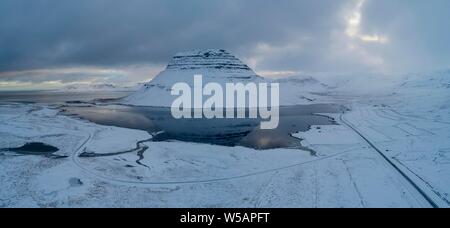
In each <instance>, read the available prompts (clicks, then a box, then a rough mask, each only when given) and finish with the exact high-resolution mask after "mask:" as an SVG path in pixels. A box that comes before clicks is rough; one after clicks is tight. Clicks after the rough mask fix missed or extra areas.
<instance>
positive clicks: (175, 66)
mask: <svg viewBox="0 0 450 228" xmlns="http://www.w3.org/2000/svg"><path fill="white" fill-rule="evenodd" d="M198 74H201V75H203V84H206V83H209V82H215V83H219V84H222V85H223V86H224V87H225V83H237V82H242V83H244V84H246V83H249V82H260V81H264V80H265V79H264V78H262V77H260V76H258V75H257V74H256V73H255V72H254V71H253V70H252V69H250V67H248V66H247V65H246V64H244V63H243V62H242V61H241V60H239V59H238V58H236V57H235V56H233V55H232V54H230V53H229V52H227V51H225V50H222V49H206V50H194V51H187V52H180V53H178V54H176V55H175V56H174V57H173V58H172V60H171V61H170V62H169V64H168V65H167V67H166V69H165V70H164V71H162V72H161V73H159V74H158V75H157V76H156V77H155V78H154V79H153V80H151V81H150V82H148V83H146V84H145V85H144V86H142V88H141V89H140V90H139V91H137V92H135V93H133V94H131V95H130V96H128V97H126V98H124V103H126V104H130V105H139V106H156V107H170V105H171V104H172V102H173V100H174V99H175V98H176V97H174V96H172V95H171V94H170V93H171V88H172V86H173V85H174V84H175V83H178V82H184V83H187V84H189V85H190V86H191V88H193V87H194V75H198Z"/></svg>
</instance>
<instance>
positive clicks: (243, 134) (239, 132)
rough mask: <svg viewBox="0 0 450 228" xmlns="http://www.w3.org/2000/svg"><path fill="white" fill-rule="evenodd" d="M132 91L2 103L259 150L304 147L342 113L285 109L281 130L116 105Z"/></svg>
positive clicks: (325, 108) (13, 96)
mask: <svg viewBox="0 0 450 228" xmlns="http://www.w3.org/2000/svg"><path fill="white" fill-rule="evenodd" d="M129 93H130V92H69V93H68V92H54V91H53V92H52V91H21V92H0V102H7V103H8V102H21V103H39V104H50V105H55V106H56V107H59V108H60V109H61V110H62V111H63V112H62V113H63V114H65V115H73V116H76V117H79V118H82V119H86V120H89V121H92V122H94V123H97V124H101V125H108V126H117V127H124V128H131V129H139V130H145V131H148V132H149V133H150V134H152V135H154V138H153V140H154V141H170V140H178V141H187V142H198V143H208V144H216V145H224V146H245V147H250V148H256V149H272V148H300V149H306V150H309V149H307V148H304V147H302V146H301V143H300V142H301V140H300V139H298V138H295V137H292V134H293V133H297V132H302V131H307V130H308V129H309V128H310V127H311V126H312V125H331V124H335V122H334V120H333V119H332V118H330V117H327V116H324V115H320V114H317V113H323V114H326V113H339V112H343V111H344V110H345V109H344V107H342V106H340V105H336V104H314V105H296V106H289V107H281V108H280V122H279V126H278V127H277V128H276V129H272V130H261V129H260V126H259V125H260V122H261V121H267V120H261V119H250V118H245V119H205V118H203V119H174V118H173V117H172V115H171V112H170V109H169V108H156V107H136V106H126V105H117V104H113V103H117V102H118V100H117V99H118V98H121V97H124V96H127V95H128V94H129Z"/></svg>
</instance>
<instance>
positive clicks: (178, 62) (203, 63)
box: [167, 49, 251, 72]
mask: <svg viewBox="0 0 450 228" xmlns="http://www.w3.org/2000/svg"><path fill="white" fill-rule="evenodd" d="M199 69H208V70H213V71H228V72H235V71H251V69H250V67H248V66H247V65H246V64H244V63H243V62H241V61H240V60H239V59H238V58H236V57H235V56H234V55H232V54H230V53H229V52H227V51H226V50H223V49H196V50H192V51H185V52H179V53H177V54H175V56H174V57H173V58H172V60H171V61H170V62H169V64H168V65H167V70H199Z"/></svg>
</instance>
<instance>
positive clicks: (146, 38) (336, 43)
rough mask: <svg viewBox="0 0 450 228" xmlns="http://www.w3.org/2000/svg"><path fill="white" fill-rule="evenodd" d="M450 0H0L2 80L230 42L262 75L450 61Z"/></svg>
mask: <svg viewBox="0 0 450 228" xmlns="http://www.w3.org/2000/svg"><path fill="white" fill-rule="evenodd" d="M449 21H450V1H448V0H429V1H425V0H271V1H269V0H240V1H238V0H227V1H223V0H197V1H196V0H193V1H180V0H129V1H126V0H77V1H73V0H1V1H0V89H5V88H34V87H57V86H62V85H64V84H67V83H80V82H81V83H85V82H90V83H105V82H106V83H120V84H127V83H134V82H141V81H146V80H149V79H150V78H151V77H153V76H154V75H155V74H157V73H158V72H159V71H160V70H162V69H163V68H164V66H165V64H166V63H167V62H168V61H169V60H170V58H171V56H172V55H173V54H175V53H176V52H178V51H184V50H190V49H195V48H223V49H227V50H228V51H230V52H231V53H233V54H235V55H236V56H238V57H239V58H241V59H242V60H243V61H244V62H245V63H247V64H248V65H249V66H251V67H252V68H253V69H254V70H255V71H256V72H258V73H260V74H262V75H264V76H270V77H273V76H283V75H292V74H297V73H314V72H327V73H338V72H339V73H362V74H364V73H368V72H371V73H402V72H404V73H406V72H416V71H432V70H440V69H445V68H449V67H450V23H449Z"/></svg>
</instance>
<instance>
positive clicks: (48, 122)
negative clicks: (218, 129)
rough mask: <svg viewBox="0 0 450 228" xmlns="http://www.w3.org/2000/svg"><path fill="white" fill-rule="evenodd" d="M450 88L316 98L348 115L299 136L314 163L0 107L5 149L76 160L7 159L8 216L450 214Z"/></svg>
mask: <svg viewBox="0 0 450 228" xmlns="http://www.w3.org/2000/svg"><path fill="white" fill-rule="evenodd" d="M413 82H416V83H413ZM427 82H430V84H427ZM436 83H437V84H436ZM446 85H448V84H446V81H443V82H442V80H440V79H439V77H438V79H433V80H426V81H422V82H417V81H411V82H410V81H407V82H404V83H402V84H400V85H397V87H395V88H396V89H395V90H392V91H391V92H387V93H383V94H354V93H349V92H345V91H338V90H336V91H333V92H327V93H322V92H321V93H315V95H314V96H315V98H314V100H315V101H314V102H321V101H322V102H323V101H326V102H336V103H341V104H345V105H347V107H349V108H350V109H351V110H350V111H348V112H346V113H345V114H343V115H341V114H335V115H334V116H333V117H334V118H335V119H336V121H337V122H338V123H339V125H333V126H313V127H312V128H311V129H310V130H309V131H308V132H301V133H298V134H295V135H294V136H295V137H299V138H302V139H304V140H303V145H304V146H306V147H309V148H311V149H314V150H315V151H316V152H317V155H316V156H312V155H311V154H310V153H309V152H307V151H302V150H298V149H273V150H263V151H258V150H254V149H249V148H244V147H223V146H214V145H205V144H195V143H186V142H175V141H172V142H152V141H149V139H151V137H152V136H151V135H149V134H148V133H146V132H143V131H137V130H130V129H123V128H116V127H107V126H100V125H96V124H93V123H90V122H86V121H83V120H79V119H75V118H72V117H67V116H63V115H59V114H58V111H57V110H55V109H51V108H48V107H45V106H40V105H32V104H2V105H0V148H11V147H18V146H21V145H23V144H25V143H27V142H43V143H46V144H50V145H53V146H56V147H58V148H59V149H60V151H59V152H58V155H61V156H67V157H66V158H50V157H45V156H34V155H18V154H14V153H11V152H7V151H0V167H1V168H0V183H1V186H0V207H431V206H439V207H449V206H450V202H449V201H450V197H449V193H450V140H449V139H450V123H449V119H450V118H449V116H450V115H449V110H450V108H449V107H448V98H449V97H450V96H449V95H450V94H449V88H448V86H446ZM393 91H395V92H393ZM299 94H300V93H299Z"/></svg>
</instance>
